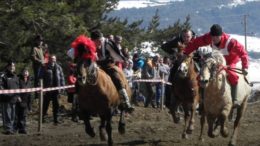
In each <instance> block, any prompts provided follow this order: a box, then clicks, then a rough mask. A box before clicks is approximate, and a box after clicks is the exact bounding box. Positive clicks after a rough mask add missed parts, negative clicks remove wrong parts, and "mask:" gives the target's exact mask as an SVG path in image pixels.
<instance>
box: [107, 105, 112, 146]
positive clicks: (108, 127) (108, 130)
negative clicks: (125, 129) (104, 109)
mask: <svg viewBox="0 0 260 146" xmlns="http://www.w3.org/2000/svg"><path fill="white" fill-rule="evenodd" d="M112 113H113V112H112V110H111V111H110V112H108V113H107V115H106V121H107V123H106V131H107V135H108V146H112V145H113V139H112V125H111V124H112V115H113V114H112Z"/></svg>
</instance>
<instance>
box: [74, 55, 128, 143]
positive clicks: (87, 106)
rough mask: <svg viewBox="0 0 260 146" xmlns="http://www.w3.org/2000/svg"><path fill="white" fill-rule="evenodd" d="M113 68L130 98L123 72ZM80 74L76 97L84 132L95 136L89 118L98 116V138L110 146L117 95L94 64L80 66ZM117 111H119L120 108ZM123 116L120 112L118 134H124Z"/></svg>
mask: <svg viewBox="0 0 260 146" xmlns="http://www.w3.org/2000/svg"><path fill="white" fill-rule="evenodd" d="M113 67H114V68H115V69H116V70H117V71H118V73H119V76H120V78H121V79H122V81H123V82H124V83H125V87H126V90H127V92H128V95H129V97H131V96H130V94H131V92H130V88H129V86H128V84H127V80H126V78H125V77H124V74H123V72H122V71H121V70H120V69H119V68H117V67H116V66H113ZM80 73H81V75H82V78H81V80H79V87H78V97H79V107H80V110H81V118H82V119H83V120H84V124H85V131H86V133H87V134H88V135H90V136H91V137H94V136H95V132H94V130H93V128H92V127H91V124H90V116H91V115H92V114H97V115H99V117H100V119H101V125H100V127H99V130H100V131H99V132H100V133H99V134H100V138H101V140H107V141H108V145H109V146H111V145H113V140H112V127H111V121H112V116H113V113H114V111H115V109H116V108H117V107H118V106H119V105H120V100H121V98H120V96H119V93H118V91H117V89H116V87H115V86H114V84H113V82H112V80H111V78H110V77H109V76H108V75H107V74H106V73H105V72H104V71H103V70H102V69H100V68H99V67H98V66H97V64H96V62H94V61H91V60H86V61H85V62H84V63H82V65H81V66H80ZM119 109H120V110H121V108H119ZM124 114H125V112H124V111H123V110H121V115H120V120H119V128H118V130H119V133H120V134H123V133H124V132H125V119H124V117H125V116H124Z"/></svg>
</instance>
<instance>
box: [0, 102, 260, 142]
mask: <svg viewBox="0 0 260 146" xmlns="http://www.w3.org/2000/svg"><path fill="white" fill-rule="evenodd" d="M198 118H199V116H196V129H195V131H194V133H193V135H192V136H190V137H189V139H188V140H183V139H181V131H182V128H183V124H179V125H175V124H174V123H173V122H172V119H171V116H170V115H169V114H168V113H167V111H166V110H165V111H160V110H159V109H153V108H143V107H137V108H136V111H135V112H134V113H133V114H132V115H129V116H128V117H127V131H126V134H125V135H120V134H119V133H118V132H117V121H118V117H114V119H113V121H114V122H113V137H114V143H115V145H120V146H126V145H138V146H175V145H176V146H192V145H198V146H200V145H205V146H208V145H209V146H217V145H219V146H222V145H227V144H228V141H229V138H226V139H225V138H222V137H217V138H215V139H211V138H208V137H207V136H206V135H205V141H204V142H203V143H202V142H200V141H198V135H199V121H198ZM50 119H51V118H50ZM28 122H29V124H28V132H29V134H28V135H19V134H16V135H12V136H6V135H3V134H0V146H33V145H39V146H43V145H44V146H85V145H91V146H99V145H106V142H101V141H100V140H99V136H98V135H97V136H96V137H95V138H90V137H89V136H87V135H86V134H85V132H84V126H83V124H82V122H80V123H74V122H72V121H71V120H70V118H68V117H64V118H63V123H62V124H60V125H58V126H54V125H53V123H52V122H47V123H44V125H43V132H42V134H37V132H36V131H37V115H35V116H30V117H29V118H28ZM92 123H93V125H94V126H95V128H96V129H98V123H99V120H98V119H97V118H94V119H93V121H92ZM229 127H230V128H231V127H232V125H231V123H229ZM231 132H232V131H230V133H231ZM96 133H97V134H98V132H96ZM205 134H206V131H205ZM238 145H243V146H260V103H257V104H252V105H249V106H248V109H247V111H246V115H245V117H244V119H243V120H242V124H241V129H240V135H239V140H238Z"/></svg>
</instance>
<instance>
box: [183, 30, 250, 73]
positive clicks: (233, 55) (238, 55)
mask: <svg viewBox="0 0 260 146" xmlns="http://www.w3.org/2000/svg"><path fill="white" fill-rule="evenodd" d="M229 37H230V36H229V35H228V34H226V33H223V34H222V36H221V41H220V45H219V47H218V48H219V49H225V45H226V42H227V40H228V38H229ZM211 44H212V40H211V36H210V33H206V34H204V35H202V36H200V37H197V38H195V39H194V40H192V41H191V42H190V43H189V44H188V46H187V47H186V48H185V49H184V53H185V54H187V55H189V54H190V53H191V52H193V51H194V50H196V49H197V48H199V47H201V46H207V45H211ZM227 50H228V54H227V55H224V57H225V59H226V63H227V65H230V64H236V63H237V62H238V61H240V59H241V61H242V68H248V54H247V52H246V50H245V49H244V46H243V45H242V44H240V43H239V42H238V41H237V40H235V39H233V38H232V39H231V40H230V42H229V44H228V46H227Z"/></svg>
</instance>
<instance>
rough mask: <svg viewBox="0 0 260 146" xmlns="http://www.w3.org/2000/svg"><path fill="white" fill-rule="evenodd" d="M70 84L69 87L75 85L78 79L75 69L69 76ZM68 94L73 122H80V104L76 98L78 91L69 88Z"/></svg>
mask: <svg viewBox="0 0 260 146" xmlns="http://www.w3.org/2000/svg"><path fill="white" fill-rule="evenodd" d="M67 81H68V84H69V85H75V83H76V81H77V78H76V76H75V69H74V68H73V67H71V68H70V74H69V76H68V79H67ZM67 93H68V102H69V103H72V109H71V115H72V119H71V120H72V121H74V122H78V116H77V115H78V111H79V103H78V98H77V96H76V89H75V88H69V89H67Z"/></svg>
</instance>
